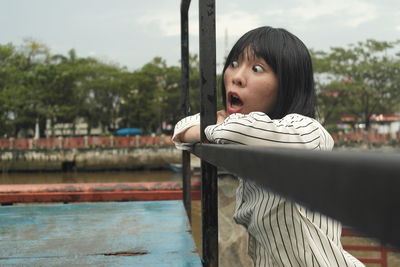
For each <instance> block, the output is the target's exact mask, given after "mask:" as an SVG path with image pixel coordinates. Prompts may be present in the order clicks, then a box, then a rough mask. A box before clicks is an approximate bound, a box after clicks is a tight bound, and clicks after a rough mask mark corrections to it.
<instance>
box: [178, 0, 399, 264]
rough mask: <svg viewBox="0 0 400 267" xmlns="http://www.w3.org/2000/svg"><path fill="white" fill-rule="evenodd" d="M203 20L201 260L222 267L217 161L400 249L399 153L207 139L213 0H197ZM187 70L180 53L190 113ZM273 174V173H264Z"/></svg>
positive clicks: (211, 107) (211, 112) (212, 100)
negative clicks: (287, 147)
mask: <svg viewBox="0 0 400 267" xmlns="http://www.w3.org/2000/svg"><path fill="white" fill-rule="evenodd" d="M189 5H190V0H186V1H185V0H182V2H181V18H182V21H181V23H182V51H184V50H185V51H188V41H187V40H188V39H186V38H187V36H188V30H187V25H188V24H187V23H188V22H187V19H188V16H187V14H188V10H189ZM199 22H200V23H199V27H200V77H201V95H202V97H201V111H200V114H201V142H202V143H201V144H195V145H194V146H193V148H192V150H191V152H192V153H194V154H195V155H197V156H198V157H200V158H201V159H202V164H201V167H202V187H201V190H202V193H201V196H202V249H203V250H202V251H203V254H202V260H203V265H204V266H218V215H217V214H218V213H217V211H218V203H217V167H216V166H218V167H222V168H224V169H225V170H227V171H229V172H232V173H233V174H235V175H238V176H240V177H243V178H245V179H249V180H252V181H254V182H256V183H257V184H259V185H260V186H263V187H265V188H267V189H268V190H272V191H274V192H276V193H279V194H281V195H283V196H285V197H286V198H289V199H292V200H294V201H296V202H298V203H301V204H303V205H305V206H307V207H308V208H310V209H312V210H316V211H318V212H321V213H323V214H325V215H328V216H330V217H332V218H334V219H337V220H339V221H341V222H342V223H344V224H345V225H347V226H350V227H352V229H353V230H354V231H356V232H358V233H361V234H364V235H366V236H369V237H373V238H376V239H378V240H380V241H381V242H382V244H387V245H391V246H394V247H396V248H400V227H399V226H400V212H398V207H400V155H399V154H394V153H371V152H370V153H363V152H339V151H332V152H326V151H305V150H300V149H298V150H293V149H291V150H285V149H273V148H268V147H256V146H243V145H215V144H207V140H206V138H205V135H204V129H205V127H206V126H207V125H210V124H214V123H215V121H216V93H215V91H216V90H215V87H216V82H215V80H216V64H215V2H214V0H199ZM185 53H188V52H185ZM188 69H189V62H188V54H186V55H185V56H184V52H182V74H185V73H187V74H185V75H187V76H183V77H182V80H183V82H182V85H183V86H182V88H183V95H184V101H183V102H184V103H185V104H184V108H183V110H185V113H184V115H185V116H186V115H187V110H188ZM183 153H184V157H183V166H184V169H185V170H186V171H187V172H184V174H183V177H184V181H185V179H186V182H187V179H188V178H185V177H188V176H190V175H189V169H190V167H188V166H190V165H189V164H190V158H189V155H188V154H185V153H187V152H183ZM299 170H301V171H299ZM267 172H268V174H269V175H268V177H266V175H265V174H266V173H267ZM189 181H190V178H189ZM186 182H185V183H186ZM184 188H187V187H186V186H185V187H184ZM185 194H186V195H187V194H188V193H185ZM187 201H188V202H190V199H189V198H186V197H185V206H186V208H189V209H188V210H187V211H188V214H189V215H190V205H189V204H188V203H187Z"/></svg>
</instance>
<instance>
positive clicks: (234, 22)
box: [0, 0, 400, 70]
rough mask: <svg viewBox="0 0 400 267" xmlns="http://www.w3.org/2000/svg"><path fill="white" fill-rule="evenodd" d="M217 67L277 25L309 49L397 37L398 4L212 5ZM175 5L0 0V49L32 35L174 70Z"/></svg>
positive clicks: (59, 48) (193, 27)
mask: <svg viewBox="0 0 400 267" xmlns="http://www.w3.org/2000/svg"><path fill="white" fill-rule="evenodd" d="M216 2H217V3H216V27H217V29H216V31H217V62H218V63H220V64H221V63H222V62H221V61H222V58H223V57H224V55H225V53H226V50H228V49H229V48H230V47H231V46H232V45H233V44H234V42H235V41H236V40H237V38H238V37H240V36H241V35H242V34H243V33H245V32H246V31H248V30H250V29H252V28H255V27H258V26H263V25H270V26H274V27H282V28H286V29H287V30H289V31H291V32H292V33H294V34H295V35H297V36H298V37H299V38H300V39H302V40H303V42H304V43H305V44H306V45H307V46H308V47H309V48H313V49H316V50H326V51H327V50H328V49H329V48H330V47H332V46H342V47H344V46H346V45H348V44H349V43H356V42H358V41H365V40H366V39H368V38H373V39H377V40H381V41H383V40H385V41H394V40H398V39H400V0H335V1H333V0H280V1H272V0H270V1H268V0H247V1H244V0H242V1H240V0H216ZM179 9H180V1H179V0H146V1H141V0H0V44H6V43H9V42H12V43H13V44H14V45H17V46H18V45H20V44H22V40H23V39H24V38H33V39H34V40H36V41H39V42H41V43H44V44H46V45H47V46H49V47H50V49H51V52H52V53H61V54H67V52H68V50H70V49H71V48H75V49H76V51H77V54H78V56H80V57H87V56H93V57H96V58H99V59H101V60H103V61H105V62H113V63H118V64H119V65H121V66H127V67H128V68H129V69H130V70H134V69H138V68H140V67H142V66H143V65H144V64H145V63H148V62H150V61H151V60H152V59H153V58H154V57H155V56H161V57H162V58H164V59H166V60H167V64H168V65H179V59H180V36H179V35H180V11H179ZM189 16H190V18H189V20H190V22H189V23H190V30H189V31H190V46H191V49H190V50H191V53H198V31H199V30H198V0H192V3H191V8H190V11H189Z"/></svg>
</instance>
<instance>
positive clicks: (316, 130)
mask: <svg viewBox="0 0 400 267" xmlns="http://www.w3.org/2000/svg"><path fill="white" fill-rule="evenodd" d="M205 133H206V136H207V139H208V140H209V141H210V142H213V143H217V144H242V145H261V146H271V147H282V148H300V149H310V150H331V149H332V148H333V145H334V142H333V139H332V137H331V136H330V134H329V133H328V132H327V131H326V130H325V129H324V127H323V126H322V125H321V124H320V123H319V122H318V121H316V120H315V119H312V118H309V117H306V116H303V115H299V114H289V115H286V116H285V117H284V118H282V119H279V120H273V119H271V118H270V117H269V116H268V115H266V114H265V113H262V112H252V113H250V114H246V115H245V114H240V113H235V114H231V115H230V116H229V117H228V118H226V119H225V121H223V122H222V123H220V124H215V125H210V126H208V127H207V128H206V130H205Z"/></svg>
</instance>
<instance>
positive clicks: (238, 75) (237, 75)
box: [232, 67, 246, 87]
mask: <svg viewBox="0 0 400 267" xmlns="http://www.w3.org/2000/svg"><path fill="white" fill-rule="evenodd" d="M244 71H245V69H244V68H241V67H238V68H236V70H235V72H234V73H233V76H232V82H233V84H235V85H237V86H239V87H244V86H246V77H245V73H244Z"/></svg>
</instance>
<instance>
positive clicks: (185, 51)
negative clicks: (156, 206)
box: [181, 0, 192, 222]
mask: <svg viewBox="0 0 400 267" xmlns="http://www.w3.org/2000/svg"><path fill="white" fill-rule="evenodd" d="M189 7H190V0H186V1H185V0H182V2H181V70H182V77H181V86H182V100H181V103H182V104H181V113H182V116H183V117H186V116H188V115H189V108H190V104H189V19H188V13H189ZM190 184H191V176H190V152H189V151H182V187H183V204H184V206H185V209H186V214H187V216H188V218H189V221H190V222H191V221H192V197H191V190H190Z"/></svg>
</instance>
